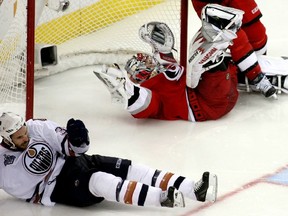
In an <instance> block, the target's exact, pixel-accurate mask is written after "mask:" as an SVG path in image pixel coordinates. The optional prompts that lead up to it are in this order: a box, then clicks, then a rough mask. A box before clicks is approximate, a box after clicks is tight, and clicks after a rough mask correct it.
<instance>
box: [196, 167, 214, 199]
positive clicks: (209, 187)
mask: <svg viewBox="0 0 288 216" xmlns="http://www.w3.org/2000/svg"><path fill="white" fill-rule="evenodd" d="M217 183H218V182H217V176H216V175H215V174H211V173H209V172H204V173H203V175H202V179H200V180H199V181H198V182H196V183H195V187H194V193H195V196H196V198H197V200H198V201H200V202H205V201H209V202H215V201H216V198H217Z"/></svg>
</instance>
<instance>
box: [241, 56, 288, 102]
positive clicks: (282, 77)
mask: <svg viewBox="0 0 288 216" xmlns="http://www.w3.org/2000/svg"><path fill="white" fill-rule="evenodd" d="M257 57H258V62H259V65H260V66H261V70H262V72H263V73H264V74H265V75H266V77H267V79H268V80H269V81H270V83H271V84H272V86H273V87H274V88H275V89H276V91H277V92H276V93H277V94H281V93H282V92H283V93H286V94H288V58H287V57H272V56H266V55H265V56H264V55H260V56H257ZM238 82H239V84H238V89H239V90H243V91H247V92H251V91H258V92H259V91H261V89H260V88H257V86H256V84H255V83H252V82H251V81H249V80H248V78H247V77H244V75H242V74H239V75H238ZM273 97H274V96H273ZM274 98H275V97H274Z"/></svg>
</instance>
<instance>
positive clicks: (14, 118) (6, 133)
mask: <svg viewBox="0 0 288 216" xmlns="http://www.w3.org/2000/svg"><path fill="white" fill-rule="evenodd" d="M24 124H25V121H24V119H23V117H21V116H20V115H17V114H15V113H13V112H3V113H2V115H1V116H0V135H1V136H2V137H3V138H4V139H6V140H8V141H9V142H10V143H11V144H12V145H14V143H13V141H12V139H11V135H12V134H14V133H15V132H17V131H18V130H19V129H20V128H21V127H22V126H24Z"/></svg>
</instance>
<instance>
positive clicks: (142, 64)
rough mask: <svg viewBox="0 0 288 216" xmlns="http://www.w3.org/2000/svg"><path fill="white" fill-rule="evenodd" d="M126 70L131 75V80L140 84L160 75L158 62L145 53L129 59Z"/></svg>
mask: <svg viewBox="0 0 288 216" xmlns="http://www.w3.org/2000/svg"><path fill="white" fill-rule="evenodd" d="M125 70H126V71H127V73H128V74H129V75H130V79H131V80H132V81H133V82H135V83H138V84H140V83H142V82H144V81H145V80H148V79H150V78H152V77H154V76H155V75H157V74H158V72H157V62H156V61H155V59H154V58H153V57H152V56H150V55H147V54H144V53H137V54H136V55H134V56H133V57H132V58H131V59H129V60H128V61H127V63H126V65H125Z"/></svg>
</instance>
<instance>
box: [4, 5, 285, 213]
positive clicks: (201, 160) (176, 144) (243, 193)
mask: <svg viewBox="0 0 288 216" xmlns="http://www.w3.org/2000/svg"><path fill="white" fill-rule="evenodd" d="M258 4H259V6H260V8H261V10H262V12H263V14H264V17H263V19H262V21H263V22H264V24H265V25H266V27H267V33H268V35H269V44H268V54H269V55H272V56H285V55H288V53H287V49H288V30H287V28H286V26H287V18H288V15H287V13H286V14H285V11H286V9H285V8H288V2H287V0H275V1H273V2H272V1H270V0H262V1H258ZM197 21H198V20H197ZM97 67H98V66H89V67H85V68H78V69H73V70H69V71H65V72H62V73H59V74H56V75H53V76H50V77H47V78H43V79H40V80H37V81H36V86H35V112H34V113H35V118H48V119H51V120H54V121H56V122H58V123H60V124H61V125H66V122H67V120H68V119H69V118H71V117H73V118H79V119H82V120H83V121H84V122H85V123H86V126H87V128H88V129H89V132H90V138H91V148H90V150H89V152H88V153H91V154H102V155H109V156H119V157H123V158H128V159H132V160H133V161H134V162H136V163H142V164H146V165H148V166H150V167H154V168H158V169H162V170H168V171H171V172H175V173H178V174H182V175H184V176H187V177H189V178H192V179H194V180H198V179H199V178H200V177H201V175H202V173H203V172H204V171H210V172H213V173H216V174H217V175H218V179H219V188H218V201H217V202H216V203H214V204H213V205H209V204H207V203H198V202H195V201H191V200H186V208H183V209H179V208H178V209H168V208H143V207H133V206H126V205H121V204H118V203H111V202H107V201H104V202H102V203H101V204H98V205H95V206H91V207H89V208H74V207H67V206H63V205H56V206H55V207H44V206H38V205H32V204H28V203H25V202H23V201H19V200H17V199H15V198H12V197H10V196H9V195H7V194H6V193H4V192H3V191H0V212H1V213H0V215H1V216H16V215H17V216H19V215H21V216H34V215H35V216H63V215H65V214H66V215H69V216H79V215H81V216H92V215H99V216H108V215H116V214H117V215H119V216H122V215H123V216H130V215H131V216H135V215H140V216H141V215H143V216H144V215H145V216H147V215H150V216H158V215H161V216H162V215H169V216H170V215H171V216H190V215H196V216H210V215H211V216H212V215H213V216H215V215H217V216H231V215H233V216H274V215H287V212H288V205H287V200H288V187H287V186H288V154H287V152H288V143H287V134H288V124H287V122H288V95H279V98H278V100H273V99H265V98H264V97H263V96H262V95H260V94H257V93H245V92H242V93H241V94H240V97H239V101H238V103H237V105H236V107H235V108H234V109H233V110H232V111H231V112H230V113H229V114H228V115H227V116H225V117H224V118H222V119H220V120H217V121H208V122H202V123H191V122H186V121H159V120H151V119H147V120H137V119H134V118H132V117H131V116H130V115H129V114H128V113H127V112H126V111H125V110H123V109H122V108H121V107H118V106H115V105H113V104H111V101H110V94H109V92H108V91H107V89H106V88H105V87H104V86H103V84H102V83H100V81H98V80H97V79H96V77H95V76H94V74H93V72H92V71H93V70H96V69H97Z"/></svg>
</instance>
